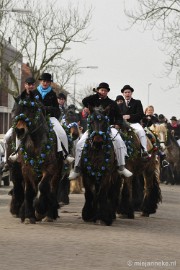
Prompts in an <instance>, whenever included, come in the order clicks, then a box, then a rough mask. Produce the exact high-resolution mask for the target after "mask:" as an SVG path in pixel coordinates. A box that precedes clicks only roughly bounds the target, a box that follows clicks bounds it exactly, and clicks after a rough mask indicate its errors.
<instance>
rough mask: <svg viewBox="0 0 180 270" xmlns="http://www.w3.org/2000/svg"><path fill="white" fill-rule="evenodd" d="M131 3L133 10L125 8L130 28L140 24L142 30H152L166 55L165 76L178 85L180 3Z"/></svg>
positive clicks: (143, 0)
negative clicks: (169, 76) (171, 76)
mask: <svg viewBox="0 0 180 270" xmlns="http://www.w3.org/2000/svg"><path fill="white" fill-rule="evenodd" d="M133 3H134V6H133V10H132V9H131V8H130V7H128V8H127V6H126V7H125V14H126V15H127V16H128V18H129V19H130V27H132V26H133V25H135V24H140V25H141V26H142V28H143V30H153V36H154V38H155V39H156V40H158V41H159V42H160V43H161V45H162V46H161V50H163V51H164V52H165V53H166V54H167V61H166V63H165V66H166V72H165V75H166V76H167V75H172V74H173V75H175V78H176V83H177V84H180V70H179V67H180V1H179V0H135V1H133ZM131 4H132V2H131Z"/></svg>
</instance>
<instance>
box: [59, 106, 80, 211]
mask: <svg viewBox="0 0 180 270" xmlns="http://www.w3.org/2000/svg"><path fill="white" fill-rule="evenodd" d="M78 122H79V114H78V113H76V112H75V109H74V108H72V107H71V106H69V107H68V109H67V111H66V113H65V115H64V116H63V118H62V120H61V124H62V127H63V128H64V130H65V131H66V134H67V137H68V144H69V153H70V154H71V155H72V156H74V142H75V141H76V140H77V139H78V138H79V137H80V129H79V123H78ZM71 167H72V166H71V164H70V165H69V164H64V166H63V170H62V176H61V179H60V182H59V188H58V201H59V203H60V205H61V206H63V205H67V204H69V193H70V181H69V173H70V170H71Z"/></svg>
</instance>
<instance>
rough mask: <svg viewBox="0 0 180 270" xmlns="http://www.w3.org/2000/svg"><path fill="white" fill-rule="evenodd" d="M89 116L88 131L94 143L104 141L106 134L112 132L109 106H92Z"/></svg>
mask: <svg viewBox="0 0 180 270" xmlns="http://www.w3.org/2000/svg"><path fill="white" fill-rule="evenodd" d="M89 110H90V115H89V117H88V132H89V137H90V138H91V139H92V142H93V143H96V144H99V143H103V141H104V140H105V139H106V136H107V135H108V134H110V124H109V118H108V116H107V115H108V112H109V107H107V108H106V109H103V108H102V107H101V106H99V107H94V108H92V107H90V108H89Z"/></svg>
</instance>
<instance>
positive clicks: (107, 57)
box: [59, 0, 180, 119]
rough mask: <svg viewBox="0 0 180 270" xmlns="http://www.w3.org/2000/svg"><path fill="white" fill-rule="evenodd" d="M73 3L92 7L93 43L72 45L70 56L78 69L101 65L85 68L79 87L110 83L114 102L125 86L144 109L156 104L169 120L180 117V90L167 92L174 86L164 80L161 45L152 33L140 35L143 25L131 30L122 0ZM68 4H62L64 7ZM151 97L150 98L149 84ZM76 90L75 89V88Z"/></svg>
mask: <svg viewBox="0 0 180 270" xmlns="http://www.w3.org/2000/svg"><path fill="white" fill-rule="evenodd" d="M71 2H72V3H73V4H76V3H79V5H80V6H82V7H83V6H84V4H85V5H86V6H87V7H88V6H90V5H92V7H93V17H92V22H91V26H90V28H91V29H92V33H91V41H88V42H87V44H86V45H84V44H78V45H76V46H72V47H71V50H70V51H68V52H67V53H68V54H70V55H71V54H72V55H73V56H74V57H75V58H79V59H81V60H80V64H79V66H82V67H86V66H98V69H85V68H84V69H82V73H81V74H78V75H77V76H76V81H77V84H76V88H77V89H78V91H83V89H85V88H86V87H87V86H88V85H93V86H94V87H96V86H98V84H99V83H100V82H107V83H108V84H109V85H110V88H111V91H110V93H109V97H110V98H112V99H115V98H116V96H117V95H119V94H121V92H120V90H121V88H122V87H123V86H124V85H125V84H130V85H131V86H132V87H133V88H134V90H135V91H134V93H133V97H134V98H136V99H140V100H141V101H142V104H143V107H144V108H145V107H146V106H147V105H148V99H149V103H150V104H151V105H154V107H155V112H156V113H158V114H160V113H163V114H164V115H165V116H166V117H167V118H168V119H169V118H170V117H171V116H173V115H175V116H176V117H177V118H178V119H179V118H180V110H179V107H180V92H179V88H174V89H171V90H165V89H166V88H167V86H168V85H170V84H172V81H170V80H169V79H167V78H162V73H163V70H164V66H163V65H164V62H165V60H166V58H165V54H164V53H163V52H162V51H161V50H160V49H159V47H160V44H159V43H158V42H156V41H154V40H153V35H152V32H150V31H149V32H145V33H143V32H142V31H141V32H140V26H136V27H134V28H133V29H131V30H128V31H121V30H120V28H124V27H126V26H127V18H126V17H125V15H124V9H123V1H121V0H73V1H71ZM65 3H67V1H62V0H61V1H60V2H59V4H60V5H64V4H65ZM150 83H151V85H150V86H149V98H148V84H150ZM72 91H73V86H72Z"/></svg>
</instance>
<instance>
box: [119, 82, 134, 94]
mask: <svg viewBox="0 0 180 270" xmlns="http://www.w3.org/2000/svg"><path fill="white" fill-rule="evenodd" d="M125 90H130V91H131V92H134V89H133V88H132V87H131V86H130V85H128V84H127V85H125V86H124V87H123V88H122V89H121V93H123V92H124V91H125Z"/></svg>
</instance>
